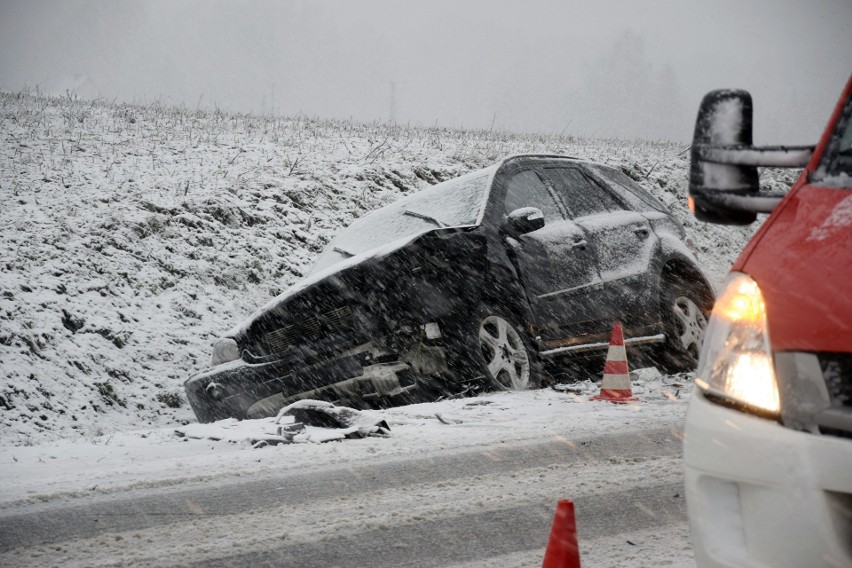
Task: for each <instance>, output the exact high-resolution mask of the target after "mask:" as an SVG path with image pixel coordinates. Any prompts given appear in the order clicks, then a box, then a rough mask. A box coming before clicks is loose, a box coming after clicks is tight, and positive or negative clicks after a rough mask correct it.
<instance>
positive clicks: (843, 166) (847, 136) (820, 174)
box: [814, 96, 852, 189]
mask: <svg viewBox="0 0 852 568" xmlns="http://www.w3.org/2000/svg"><path fill="white" fill-rule="evenodd" d="M814 181H815V182H818V183H819V184H820V185H826V186H829V187H838V188H846V189H852V96H850V97H849V100H847V101H846V107H845V108H844V109H843V113H842V114H841V115H840V120H838V121H837V125H836V126H835V128H834V132H833V133H832V135H831V139H830V140H829V142H828V146H827V147H826V149H825V153H824V154H823V158H822V163H821V164H820V166H819V168H817V171H816V172H815V173H814Z"/></svg>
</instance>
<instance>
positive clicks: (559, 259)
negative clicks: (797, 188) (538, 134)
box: [185, 155, 714, 422]
mask: <svg viewBox="0 0 852 568" xmlns="http://www.w3.org/2000/svg"><path fill="white" fill-rule="evenodd" d="M684 236H685V235H684V231H683V228H682V227H681V226H680V225H679V224H678V223H677V222H676V221H675V220H674V219H673V218H672V216H671V215H670V214H669V212H668V211H667V210H666V208H665V207H664V206H663V205H662V204H661V203H659V202H658V201H657V200H656V199H654V198H653V197H652V196H651V195H650V194H649V193H647V192H646V191H645V190H644V189H643V188H642V187H641V186H639V185H638V184H637V183H636V182H634V181H633V180H632V179H630V178H629V177H627V176H626V175H624V174H623V173H622V172H621V171H619V170H616V169H613V168H610V167H607V166H604V165H601V164H596V163H592V162H588V161H584V160H579V159H573V158H568V157H564V156H550V155H521V156H511V157H508V158H506V159H503V160H501V161H500V162H499V163H497V164H495V165H493V166H491V167H488V168H485V169H482V170H479V171H475V172H472V173H469V174H467V175H464V176H461V177H459V178H456V179H453V180H449V181H446V182H444V183H440V184H437V185H435V186H432V187H430V188H427V189H424V190H422V191H419V192H416V193H414V194H411V195H408V196H406V197H404V198H402V199H400V200H398V201H396V202H395V203H392V204H390V205H388V206H386V207H383V208H381V209H378V210H376V211H373V212H371V213H369V214H367V215H365V216H363V217H361V218H360V219H358V220H356V221H355V222H354V223H352V225H350V226H349V227H348V228H346V229H344V230H342V231H340V232H339V233H338V234H337V235H336V237H335V238H334V239H333V240H332V241H331V242H330V243H329V244H328V246H327V247H326V248H325V250H324V251H323V252H322V253H321V255H320V256H319V259H318V260H317V262H316V265H315V266H314V267H313V269H312V271H311V273H310V274H309V275H308V276H307V277H306V278H305V279H304V280H302V281H300V282H298V283H296V284H295V285H294V286H292V287H291V288H290V289H288V290H287V291H285V292H284V293H283V294H281V295H280V296H278V297H277V298H275V299H274V300H273V301H271V302H270V303H269V304H267V305H266V306H264V307H263V308H261V309H260V310H258V311H257V312H256V313H255V314H254V315H252V316H251V317H250V318H249V319H248V320H247V321H246V322H245V323H243V324H242V325H240V326H239V327H237V328H235V329H233V330H231V331H230V332H229V333H227V334H226V335H225V337H223V338H221V339H219V340H218V341H217V342H216V343H215V345H214V348H213V366H212V368H210V369H209V370H206V371H203V372H201V373H199V374H196V375H194V376H192V377H191V378H190V379H189V380H187V381H186V384H185V388H186V394H187V398H188V400H189V402H190V403H191V405H192V408H193V410H194V411H195V414H196V416H197V417H198V420H199V421H201V422H208V421H214V420H219V419H222V418H227V417H235V418H240V419H242V418H260V417H266V416H273V415H275V413H276V412H277V411H278V410H279V409H280V408H282V407H283V406H285V405H287V404H290V403H292V402H294V401H296V400H299V399H302V398H312V399H320V400H327V401H330V402H334V403H339V404H344V405H347V406H353V407H363V406H387V405H393V404H400V403H405V402H410V401H413V400H418V399H419V398H418V397H422V396H423V394H424V393H427V394H429V393H431V396H440V395H441V394H447V393H458V392H462V391H464V390H465V389H470V388H481V387H486V388H496V389H502V390H523V389H528V388H534V387H537V386H539V385H540V383H541V380H542V362H545V361H548V360H551V359H553V358H555V357H561V356H564V355H588V354H589V353H593V352H601V351H604V350H605V349H606V347H607V337H608V334H609V330H610V328H611V326H612V324H613V321H614V320H619V321H621V322H622V323H623V326H624V334H625V338H626V340H625V343H626V344H627V345H643V346H644V348H646V349H650V350H651V352H652V353H653V354H654V355H655V356H656V361H657V362H658V364H659V366H661V367H663V368H665V369H666V370H668V371H677V370H687V369H692V368H694V366H695V365H696V363H697V359H698V354H699V351H700V345H701V340H702V337H703V333H704V327H705V326H706V322H707V317H708V314H709V311H710V309H711V307H712V304H713V300H714V298H713V292H712V288H711V287H710V285H709V284H708V282H707V280H706V279H705V277H704V276H703V274H702V272H701V270H700V269H699V268H698V267H697V265H696V261H695V258H694V257H693V255H692V253H691V252H690V250H689V248H688V247H687V246H686V245H685V244H684Z"/></svg>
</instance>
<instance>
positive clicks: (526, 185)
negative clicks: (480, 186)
mask: <svg viewBox="0 0 852 568" xmlns="http://www.w3.org/2000/svg"><path fill="white" fill-rule="evenodd" d="M521 207H537V208H538V209H541V212H542V213H544V220H545V222H546V223H547V222H551V221H561V220H562V219H563V216H562V212H561V211H560V210H559V205H557V203H556V200H555V199H554V198H553V196H552V195H551V194H550V191H549V190H548V189H547V186H546V185H544V182H542V181H541V178H540V177H538V174H536V173H535V172H534V171H533V170H524V171H522V172H519V173H517V174H515V175H514V176H512V178H511V179H510V180H509V184H508V187H507V189H506V200H505V202H504V210H505V212H506V214H507V215H508V214H509V213H511V212H512V211H514V210H515V209H520V208H521Z"/></svg>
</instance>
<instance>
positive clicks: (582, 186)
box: [545, 165, 658, 331]
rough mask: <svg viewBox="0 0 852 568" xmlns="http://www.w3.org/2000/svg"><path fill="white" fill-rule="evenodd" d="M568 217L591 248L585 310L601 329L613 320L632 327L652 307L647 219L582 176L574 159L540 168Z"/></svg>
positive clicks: (653, 244) (652, 246)
mask: <svg viewBox="0 0 852 568" xmlns="http://www.w3.org/2000/svg"><path fill="white" fill-rule="evenodd" d="M545 175H546V179H547V181H548V182H549V183H551V184H552V187H553V189H554V191H555V193H556V195H557V196H558V197H559V198H560V200H561V201H562V203H563V205H564V206H565V208H566V209H567V211H568V215H569V217H570V218H571V219H573V221H574V222H575V223H576V224H577V225H578V226H580V227H582V228H583V230H584V231H585V232H586V234H587V235H588V238H589V244H590V246H591V247H592V248H593V249H594V251H595V258H596V261H597V269H598V273H599V274H600V281H599V282H598V283H597V284H596V285H595V286H594V287H593V289H592V290H590V291H589V294H588V296H589V298H590V302H591V304H592V305H591V306H589V308H588V310H587V311H588V312H589V313H591V314H592V315H593V317H594V318H595V319H596V320H598V321H599V322H600V324H601V325H600V326H599V327H601V328H602V329H603V330H605V329H606V328H607V327H608V326H610V325H611V324H612V322H613V321H614V320H620V321H622V322H623V323H624V324H625V326H626V327H627V328H628V331H629V330H630V328H632V329H634V330H637V331H638V329H639V328H640V327H641V326H642V325H643V324H644V323H646V322H647V320H648V318H649V317H650V316H649V314H652V313H656V311H657V310H656V305H655V302H657V298H656V297H655V295H654V290H655V287H654V286H655V282H654V274H653V272H652V271H651V270H650V266H651V260H652V258H653V255H654V252H655V250H656V249H657V247H658V238H657V236H656V234H655V233H654V231H653V230H652V229H651V224H650V223H649V221H648V219H647V218H646V217H645V216H644V215H642V214H641V213H639V212H637V211H634V210H633V209H631V208H630V207H629V206H628V205H627V204H625V203H624V202H623V201H621V200H618V199H617V198H616V197H615V196H614V195H613V194H612V193H610V192H609V191H607V190H606V189H605V188H603V187H602V186H600V185H599V184H598V183H596V182H595V181H594V180H593V179H591V178H590V177H589V176H587V175H586V174H585V173H584V172H583V171H582V169H581V167H580V166H579V165H576V166H570V167H566V166H557V167H547V168H545Z"/></svg>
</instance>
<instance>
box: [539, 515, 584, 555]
mask: <svg viewBox="0 0 852 568" xmlns="http://www.w3.org/2000/svg"><path fill="white" fill-rule="evenodd" d="M541 568H580V547H579V546H578V544H577V522H576V521H575V520H574V503H572V502H571V501H569V500H567V499H561V500H560V501H559V503H557V504H556V514H555V515H554V516H553V527H552V528H551V529H550V538H549V539H548V540H547V549H546V550H545V551H544V561H543V562H542V563H541Z"/></svg>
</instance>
